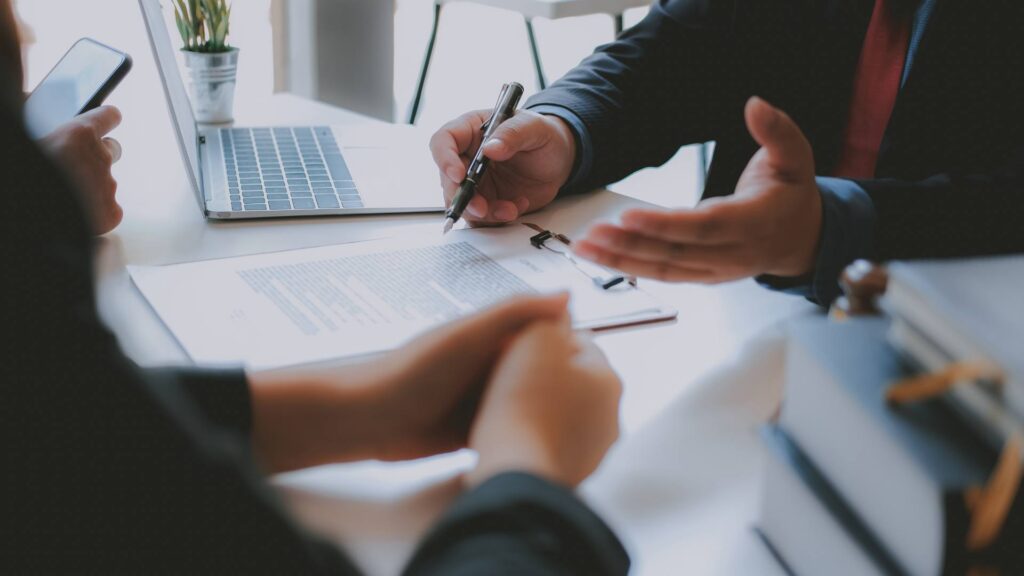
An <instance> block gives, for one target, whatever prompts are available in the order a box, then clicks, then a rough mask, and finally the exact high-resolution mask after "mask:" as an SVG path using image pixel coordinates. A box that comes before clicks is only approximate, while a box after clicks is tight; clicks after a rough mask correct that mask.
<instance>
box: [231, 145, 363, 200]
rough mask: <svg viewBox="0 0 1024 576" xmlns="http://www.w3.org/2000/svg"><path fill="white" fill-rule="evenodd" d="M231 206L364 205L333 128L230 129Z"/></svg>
mask: <svg viewBox="0 0 1024 576" xmlns="http://www.w3.org/2000/svg"><path fill="white" fill-rule="evenodd" d="M221 143H222V144H221V146H222V148H223V151H224V166H225V169H226V171H227V180H228V191H229V193H230V195H231V209H232V210H234V211H245V212H250V211H253V212H256V211H264V212H265V211H267V210H316V209H328V208H362V207H363V201H362V199H361V198H360V197H359V191H358V190H356V185H355V182H353V181H352V175H351V174H350V173H349V171H348V166H346V165H345V160H344V159H343V158H342V157H341V149H339V148H338V143H337V142H335V140H334V134H333V133H332V132H331V129H330V128H326V127H320V126H318V127H315V128H225V129H223V130H221Z"/></svg>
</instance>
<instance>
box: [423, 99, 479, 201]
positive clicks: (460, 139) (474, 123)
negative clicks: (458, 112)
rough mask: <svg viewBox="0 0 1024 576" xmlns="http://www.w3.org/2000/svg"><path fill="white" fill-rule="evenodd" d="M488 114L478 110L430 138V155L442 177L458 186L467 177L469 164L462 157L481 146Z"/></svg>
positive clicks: (465, 115) (442, 128) (445, 126)
mask: <svg viewBox="0 0 1024 576" xmlns="http://www.w3.org/2000/svg"><path fill="white" fill-rule="evenodd" d="M486 120H487V112H486V111H484V110H477V111H474V112H469V113H466V114H463V115H462V116H459V117H458V118H456V119H455V120H452V121H451V122H449V123H447V124H445V125H444V126H442V127H441V129H440V130H438V131H437V132H435V133H434V135H433V136H432V137H431V138H430V153H431V155H432V156H433V157H434V163H435V164H437V167H438V169H439V170H440V171H441V175H442V176H443V177H444V178H447V179H448V180H449V181H451V182H454V183H455V184H456V185H458V184H459V183H461V182H462V179H463V178H465V176H466V168H468V165H467V163H466V162H465V160H463V158H462V156H463V155H464V154H467V153H468V152H469V151H470V150H476V147H477V146H479V145H480V144H479V143H480V136H481V134H480V125H481V124H482V123H483V122H484V121H486Z"/></svg>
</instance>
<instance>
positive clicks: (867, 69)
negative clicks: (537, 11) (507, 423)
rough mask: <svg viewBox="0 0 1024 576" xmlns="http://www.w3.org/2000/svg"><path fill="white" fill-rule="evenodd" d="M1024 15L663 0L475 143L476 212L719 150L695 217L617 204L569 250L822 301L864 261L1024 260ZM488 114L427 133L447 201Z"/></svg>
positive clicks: (923, 7)
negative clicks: (710, 146) (612, 217)
mask: <svg viewBox="0 0 1024 576" xmlns="http://www.w3.org/2000/svg"><path fill="white" fill-rule="evenodd" d="M1022 26H1024V3H1021V2H1015V1H1013V0H994V1H992V2H985V3H981V4H979V3H977V2H967V1H964V0H809V1H807V2H793V1H790V0H757V1H740V0H658V1H656V2H655V3H654V4H653V6H652V7H651V10H650V13H649V14H648V15H647V17H646V18H644V19H643V21H642V22H640V23H639V24H638V25H637V26H635V27H633V28H632V29H630V30H628V31H626V32H625V33H624V34H623V35H622V36H621V37H620V38H619V39H618V40H617V41H616V42H614V43H611V44H608V45H606V46H603V47H601V48H599V49H598V50H597V51H596V52H595V53H594V54H593V55H592V56H590V57H589V58H587V59H586V60H584V61H583V62H582V63H581V64H580V65H579V66H578V67H577V68H575V69H574V70H572V71H571V72H569V73H568V74H567V75H566V76H565V77H564V78H562V79H561V80H559V81H558V82H556V83H555V84H554V85H552V86H551V87H550V88H549V89H547V90H545V91H543V92H540V93H539V94H537V95H535V96H534V97H533V98H531V99H530V100H529V101H528V102H527V105H526V107H525V108H526V110H525V111H523V112H522V113H521V114H519V115H517V117H515V118H514V119H512V120H511V121H509V122H507V123H506V124H505V125H504V126H503V128H502V129H501V130H499V131H498V133H496V134H495V137H494V140H492V141H490V142H487V143H485V153H486V154H487V155H488V156H489V157H490V158H492V159H493V160H495V161H496V164H495V165H494V168H493V169H492V170H491V171H490V172H489V174H488V176H487V177H486V178H485V182H484V183H483V185H482V187H481V191H482V195H481V197H480V198H479V199H477V200H475V201H474V202H473V203H472V204H471V206H470V209H469V217H470V218H471V221H472V222H474V223H477V224H498V223H503V222H507V221H511V220H513V219H515V218H516V217H518V216H519V215H520V214H522V213H524V212H526V211H531V210H537V209H539V208H542V207H543V206H545V205H546V204H547V203H548V202H550V201H551V200H552V199H554V198H555V197H556V195H558V194H559V193H561V194H571V193H575V192H583V191H586V190H590V189H593V188H597V187H601V186H605V185H608V184H610V183H613V182H616V181H618V180H619V179H621V178H623V177H625V176H627V175H629V174H630V173H632V172H634V171H636V170H638V169H640V168H643V167H648V166H655V165H659V164H661V163H663V162H665V161H667V160H668V159H669V158H671V157H672V155H673V154H674V153H675V152H676V151H677V150H678V149H679V147H680V146H682V145H686V144H693V143H698V142H706V141H711V140H713V141H715V142H716V143H717V147H716V149H715V154H714V160H713V162H712V164H711V168H710V172H709V175H708V180H707V186H706V189H705V193H704V197H705V199H704V200H703V201H702V202H701V203H700V204H699V205H698V206H697V207H696V208H695V209H689V210H633V211H629V212H626V213H624V214H622V217H621V222H619V223H616V224H599V225H596V226H594V227H593V229H592V230H591V231H590V232H589V234H588V235H587V237H586V238H585V239H584V240H583V241H581V242H578V243H577V246H576V250H577V253H578V254H579V255H581V256H584V257H586V258H589V259H592V260H595V261H597V262H599V263H601V264H605V265H609V266H612V267H615V268H619V269H621V270H624V271H627V272H632V273H635V274H639V275H644V276H650V277H654V278H659V279H662V280H668V281H691V282H707V283H714V282H723V281H728V280H733V279H738V278H743V277H749V276H755V277H757V278H758V279H759V280H760V281H761V282H762V283H763V284H765V285H767V286H769V287H773V288H777V289H781V290H788V291H792V292H795V293H800V294H804V295H806V296H809V297H811V298H812V299H814V300H816V301H817V302H819V303H821V304H826V305H827V304H828V303H830V302H831V301H832V300H833V299H834V297H835V296H836V295H837V292H838V285H837V278H838V277H839V275H840V272H841V270H842V269H843V268H844V267H845V266H846V265H847V264H849V263H850V262H852V261H853V260H855V259H858V258H869V259H874V260H880V261H884V260H889V259H911V258H931V257H963V256H972V255H986V254H997V253H1008V252H1018V251H1022V250H1024V226H1021V225H1020V220H1021V216H1022V215H1024V196H1022V192H1024V190H1022V187H1024V179H1022V174H1021V170H1022V168H1024V144H1022V143H1021V140H1020V135H1021V134H1022V133H1024V114H1022V113H1021V109H1022V102H1021V97H1020V94H1021V93H1022V92H1021V91H1022V88H1024V68H1022V67H1021V66H1020V63H1021V62H1022V61H1024V36H1022V35H1021V34H1020V30H1021V29H1022ZM769 102H770V103H771V104H769ZM783 110H784V111H785V112H783ZM485 116H486V112H483V111H478V112H472V113H469V114H466V115H464V116H463V117H461V118H459V119H457V120H455V121H453V122H451V123H449V124H448V125H446V126H445V127H443V128H442V129H441V130H440V131H439V132H438V133H437V134H436V135H435V137H434V139H433V141H432V144H431V147H432V150H433V153H434V157H435V160H436V162H437V163H438V165H439V167H440V169H441V173H442V182H443V184H444V188H445V193H446V196H447V197H449V198H450V197H451V195H452V193H453V191H454V190H455V188H456V186H457V183H458V182H459V181H460V180H461V179H462V178H463V175H464V173H465V170H464V167H465V164H466V159H465V153H466V152H467V151H468V150H470V149H472V148H473V147H474V146H475V145H477V144H478V142H477V141H475V140H479V137H478V136H475V134H476V127H477V126H479V125H480V122H481V119H482V118H484V117H485Z"/></svg>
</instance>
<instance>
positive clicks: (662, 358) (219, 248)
mask: <svg viewBox="0 0 1024 576" xmlns="http://www.w3.org/2000/svg"><path fill="white" fill-rule="evenodd" d="M132 34H133V35H137V34H139V33H138V32H133V33H132ZM133 38H134V40H135V43H136V45H137V44H138V42H139V40H140V38H138V37H135V36H133ZM133 54H134V56H135V60H136V69H135V71H133V73H132V76H131V77H130V78H129V81H127V82H126V83H125V85H124V86H123V87H122V89H121V90H120V91H119V93H118V96H117V97H116V98H115V99H114V101H115V103H117V104H119V105H121V107H122V109H123V110H124V113H125V118H126V121H125V125H124V127H122V128H121V129H120V130H119V132H118V134H117V136H118V137H119V138H120V139H121V141H122V142H123V143H124V147H125V156H124V160H123V161H122V162H121V163H120V164H119V165H118V166H117V168H116V176H117V177H118V179H119V180H120V182H121V188H120V192H119V197H120V199H121V201H122V203H123V205H124V207H125V214H126V217H125V221H124V223H123V224H122V225H121V226H120V227H119V228H118V229H117V230H116V231H115V232H113V233H112V234H111V235H109V236H108V237H106V238H103V239H102V240H101V241H100V243H99V245H98V254H99V258H98V270H97V279H98V286H99V304H100V308H101V312H102V314H103V316H104V318H105V319H106V320H107V322H108V323H109V324H110V325H111V326H112V327H113V329H114V330H115V331H116V332H117V334H118V336H119V337H120V339H121V343H122V345H123V346H124V348H125V350H126V351H127V353H128V354H129V355H131V356H132V357H133V358H135V359H136V360H137V361H138V362H140V363H142V364H143V365H155V364H167V363H184V362H187V358H186V357H185V355H184V353H183V352H182V350H181V348H180V347H179V346H178V345H177V344H176V342H175V341H174V339H173V338H172V337H171V336H170V334H169V333H168V332H167V330H166V329H165V328H164V327H163V325H162V324H161V323H160V322H159V320H158V319H157V318H156V316H155V315H154V314H153V312H152V311H151V310H150V308H149V307H148V305H147V304H146V303H145V301H144V300H143V299H142V297H141V296H140V295H139V294H138V292H137V291H136V290H135V289H134V287H133V286H132V285H131V283H130V280H129V279H128V276H127V274H126V272H125V265H126V264H160V263H170V262H180V261H188V260H196V259H205V258H214V257H223V256H231V255H241V254H250V253H256V252H263V251H270V250H283V249H289V248H298V247H307V246H314V245H323V244H329V243H338V242H347V241H353V240H359V239H366V238H370V237H380V236H384V235H392V234H402V233H406V232H409V231H416V230H423V229H430V230H434V229H436V227H437V226H438V216H437V215H432V216H422V215H421V216H402V217H362V218H326V219H306V220H288V221H270V222H267V221H263V222H254V223H221V224H217V223H209V222H206V221H205V220H204V219H203V218H202V217H201V216H200V213H199V210H198V208H197V206H196V202H195V200H194V198H193V195H192V192H191V191H190V190H189V188H188V186H187V184H186V180H185V177H184V171H183V168H182V165H181V160H180V157H179V155H178V152H177V149H176V145H175V143H174V140H173V136H172V132H171V128H170V122H169V121H168V119H167V114H166V112H165V110H164V103H163V98H162V95H161V94H160V91H159V87H158V86H159V85H158V84H157V80H156V73H155V70H154V69H153V64H152V59H151V58H150V56H149V52H148V51H146V50H144V49H135V50H134V52H133ZM238 116H239V118H240V119H241V120H243V121H246V122H247V123H251V124H256V123H260V124H272V123H332V124H350V125H359V124H363V125H365V124H367V123H369V122H372V121H371V120H369V119H366V118H363V117H360V116H357V115H355V114H352V113H348V112H344V111H341V110H338V109H334V108H330V107H327V106H323V105H318V104H314V103H311V102H307V101H304V100H301V99H299V98H296V97H293V96H278V97H275V98H273V99H272V100H270V101H264V102H257V101H246V100H244V99H242V100H240V101H239V106H238ZM424 153H426V152H424ZM425 185H428V186H434V185H435V183H434V181H433V180H432V181H430V182H427V183H425ZM667 185H670V184H667ZM630 202H633V201H631V200H629V199H626V198H624V197H621V196H617V195H615V194H612V193H610V192H603V193H600V194H597V195H594V196H591V197H589V198H578V199H573V200H570V201H568V202H564V203H561V204H559V205H558V206H556V207H554V208H553V209H551V210H548V211H546V212H544V213H542V214H540V215H538V216H537V218H536V220H538V221H542V222H550V223H551V225H552V226H553V227H556V226H557V228H558V229H559V230H561V231H563V232H567V233H570V234H571V233H573V232H578V231H579V230H580V229H582V228H583V227H585V226H586V223H587V222H589V221H592V220H594V219H597V218H600V217H613V216H614V215H615V214H616V213H617V212H618V211H619V210H621V209H622V207H623V206H625V205H627V204H629V203H630ZM647 286H648V288H649V289H650V290H651V291H652V292H655V293H656V294H658V295H659V296H660V297H661V298H663V299H664V300H666V301H669V302H671V303H673V304H674V305H676V306H677V307H678V308H679V310H680V318H679V321H678V322H676V323H669V324H661V325H656V326H650V327H646V328H638V329H631V330H626V331H618V332H612V333H606V334H603V335H601V336H599V337H598V339H597V341H598V343H599V344H600V346H601V347H602V348H603V349H604V350H605V351H606V352H607V353H608V356H609V357H610V358H611V361H612V363H613V365H614V366H615V368H616V369H617V370H618V371H619V373H620V374H621V376H622V377H623V379H624V381H625V396H624V402H623V407H622V418H623V430H624V437H623V440H622V442H621V444H620V445H619V446H618V447H617V448H616V449H615V450H614V451H613V453H612V454H611V456H610V457H609V459H608V460H607V462H606V464H605V465H604V466H603V467H602V469H601V470H600V471H599V473H598V474H597V475H596V476H595V477H594V478H593V479H592V480H590V481H589V482H588V483H587V484H586V485H585V486H584V489H583V494H584V495H585V497H586V499H587V500H588V501H590V502H591V503H592V504H593V505H594V506H595V507H596V508H597V509H598V510H599V511H601V512H602V513H603V514H604V516H605V517H606V518H607V519H608V520H609V522H611V524H612V525H613V526H614V527H615V528H616V530H617V531H618V532H619V533H620V534H621V535H622V537H623V539H624V540H625V541H626V543H627V547H628V548H629V549H630V551H631V555H632V556H633V558H634V563H635V564H634V565H635V567H636V571H635V572H636V573H637V574H644V575H648V574H650V575H658V574H716V573H720V574H743V575H747V574H773V573H777V569H776V568H775V567H774V565H773V564H772V562H771V560H770V558H769V556H768V555H767V552H766V551H765V550H764V549H763V548H762V547H761V545H760V543H759V542H758V541H757V540H756V538H755V537H754V536H753V535H752V534H751V532H750V525H751V521H752V519H753V518H754V515H755V512H756V485H757V483H756V479H757V472H758V470H759V469H760V457H761V453H760V449H759V448H758V444H757V440H756V435H755V428H756V425H757V423H758V422H761V421H763V420H764V419H765V418H766V417H767V415H768V414H769V413H770V412H771V411H772V409H773V408H774V402H775V398H776V397H777V393H778V391H777V386H778V379H777V373H778V363H777V360H778V359H777V356H773V355H771V354H766V353H764V351H763V350H761V349H759V348H755V349H753V350H751V349H749V348H748V349H747V350H746V352H744V349H745V347H747V346H748V344H749V342H751V341H752V340H753V339H755V336H756V335H758V334H760V333H762V332H763V331H764V330H765V329H766V328H768V327H770V326H772V325H774V324H775V323H777V322H778V321H779V320H781V319H784V318H787V317H790V316H793V315H795V314H801V313H806V312H807V311H808V310H810V309H811V307H810V306H809V305H807V304H805V303H803V302H802V301H800V300H798V299H794V298H791V297H786V296H782V295H778V294H772V293H769V292H767V291H764V290H761V289H760V288H758V287H757V286H755V285H754V283H753V282H741V283H737V284H731V285H727V286H721V287H716V288H707V287H701V286H669V285H660V284H656V283H651V282H648V283H647ZM759 350H760V351H759ZM737 357H740V358H746V361H744V362H742V363H739V364H735V365H734V366H733V368H728V366H729V365H730V363H731V362H732V361H733V360H734V359H735V358H737ZM722 366H726V367H727V368H726V369H725V371H726V373H725V375H724V376H714V374H715V373H716V370H719V369H720V368H721V367H722ZM773 375H774V376H773ZM468 461H469V457H468V456H467V455H465V454H462V455H456V456H454V457H446V458H440V459H437V460H434V461H429V462H424V463H415V464H411V465H392V466H383V465H375V464H357V465H348V466H332V467H325V468H319V469H315V470H311V471H305V472H301V473H297V474H292V475H289V476H288V477H285V478H279V479H278V480H277V483H278V484H279V485H280V486H281V488H282V491H283V492H284V493H285V494H286V496H287V501H288V502H289V503H290V505H291V506H292V507H293V508H294V509H295V510H296V511H298V513H299V514H300V516H302V517H303V518H304V519H306V520H307V521H308V522H309V523H310V525H312V526H315V527H318V528H320V529H323V530H325V531H327V532H328V533H329V534H330V537H332V538H336V539H337V540H338V541H339V542H341V541H344V543H345V547H346V548H347V549H348V550H349V551H350V552H351V553H352V554H353V555H354V556H355V558H356V559H357V561H358V562H360V563H361V564H362V565H363V566H365V567H366V568H367V569H368V570H369V571H370V572H371V573H373V574H394V573H397V571H398V568H399V567H400V566H401V564H402V562H404V560H405V558H406V557H407V555H408V554H409V553H410V552H411V550H412V547H413V545H414V543H415V540H416V538H417V537H419V536H420V535H421V534H422V533H423V532H424V531H425V530H427V529H428V527H429V524H430V523H431V521H432V520H433V519H434V518H436V517H437V516H438V515H439V514H440V513H441V512H442V511H443V509H444V508H445V506H446V505H447V503H448V502H450V501H451V500H452V499H453V498H454V497H456V496H457V483H456V482H455V481H454V480H453V478H454V477H455V475H456V474H457V473H458V470H459V467H460V466H465V465H466V463H467V462H468Z"/></svg>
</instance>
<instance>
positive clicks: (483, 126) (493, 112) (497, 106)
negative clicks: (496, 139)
mask: <svg viewBox="0 0 1024 576" xmlns="http://www.w3.org/2000/svg"><path fill="white" fill-rule="evenodd" d="M509 86H511V85H510V84H502V85H501V92H499V93H498V101H497V102H495V103H494V109H492V110H491V115H490V117H489V118H487V120H485V121H484V123H483V124H481V125H480V131H481V132H487V129H488V128H490V127H491V123H492V122H494V118H495V116H497V115H498V113H499V112H501V103H502V101H504V100H505V93H507V92H508V90H509Z"/></svg>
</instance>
